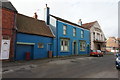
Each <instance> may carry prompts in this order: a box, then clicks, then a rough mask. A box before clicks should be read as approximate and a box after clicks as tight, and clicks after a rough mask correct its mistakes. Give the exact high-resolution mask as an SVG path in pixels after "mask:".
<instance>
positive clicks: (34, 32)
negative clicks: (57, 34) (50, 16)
mask: <svg viewBox="0 0 120 80" xmlns="http://www.w3.org/2000/svg"><path fill="white" fill-rule="evenodd" d="M17 28H18V30H17V36H16V50H15V60H25V59H26V56H27V55H26V54H27V53H29V56H30V59H40V58H47V57H48V51H52V50H53V45H52V43H53V37H54V35H53V34H52V32H51V30H50V28H49V26H47V25H46V23H45V21H43V20H38V19H37V14H36V13H35V15H34V18H33V17H28V16H25V15H23V14H17Z"/></svg>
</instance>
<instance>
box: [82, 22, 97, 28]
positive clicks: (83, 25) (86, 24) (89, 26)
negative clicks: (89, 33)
mask: <svg viewBox="0 0 120 80" xmlns="http://www.w3.org/2000/svg"><path fill="white" fill-rule="evenodd" d="M96 22H97V21H94V22H90V23H85V24H82V27H84V28H87V29H90V28H91V27H92V26H93V25H94V24H95V23H96Z"/></svg>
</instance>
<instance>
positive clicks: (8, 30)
mask: <svg viewBox="0 0 120 80" xmlns="http://www.w3.org/2000/svg"><path fill="white" fill-rule="evenodd" d="M15 15H16V13H15V12H14V11H11V10H8V9H4V8H2V37H3V38H4V39H10V40H11V42H10V58H13V57H14V40H15V34H16V33H15V27H16V26H15Z"/></svg>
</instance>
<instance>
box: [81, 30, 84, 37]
mask: <svg viewBox="0 0 120 80" xmlns="http://www.w3.org/2000/svg"><path fill="white" fill-rule="evenodd" d="M81 38H84V31H83V30H81Z"/></svg>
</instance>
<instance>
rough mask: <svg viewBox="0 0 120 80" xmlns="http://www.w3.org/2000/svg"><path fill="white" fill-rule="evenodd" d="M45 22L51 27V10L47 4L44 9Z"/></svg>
mask: <svg viewBox="0 0 120 80" xmlns="http://www.w3.org/2000/svg"><path fill="white" fill-rule="evenodd" d="M44 20H45V22H46V23H47V25H49V23H50V8H49V7H48V6H47V4H46V8H45V9H44Z"/></svg>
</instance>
